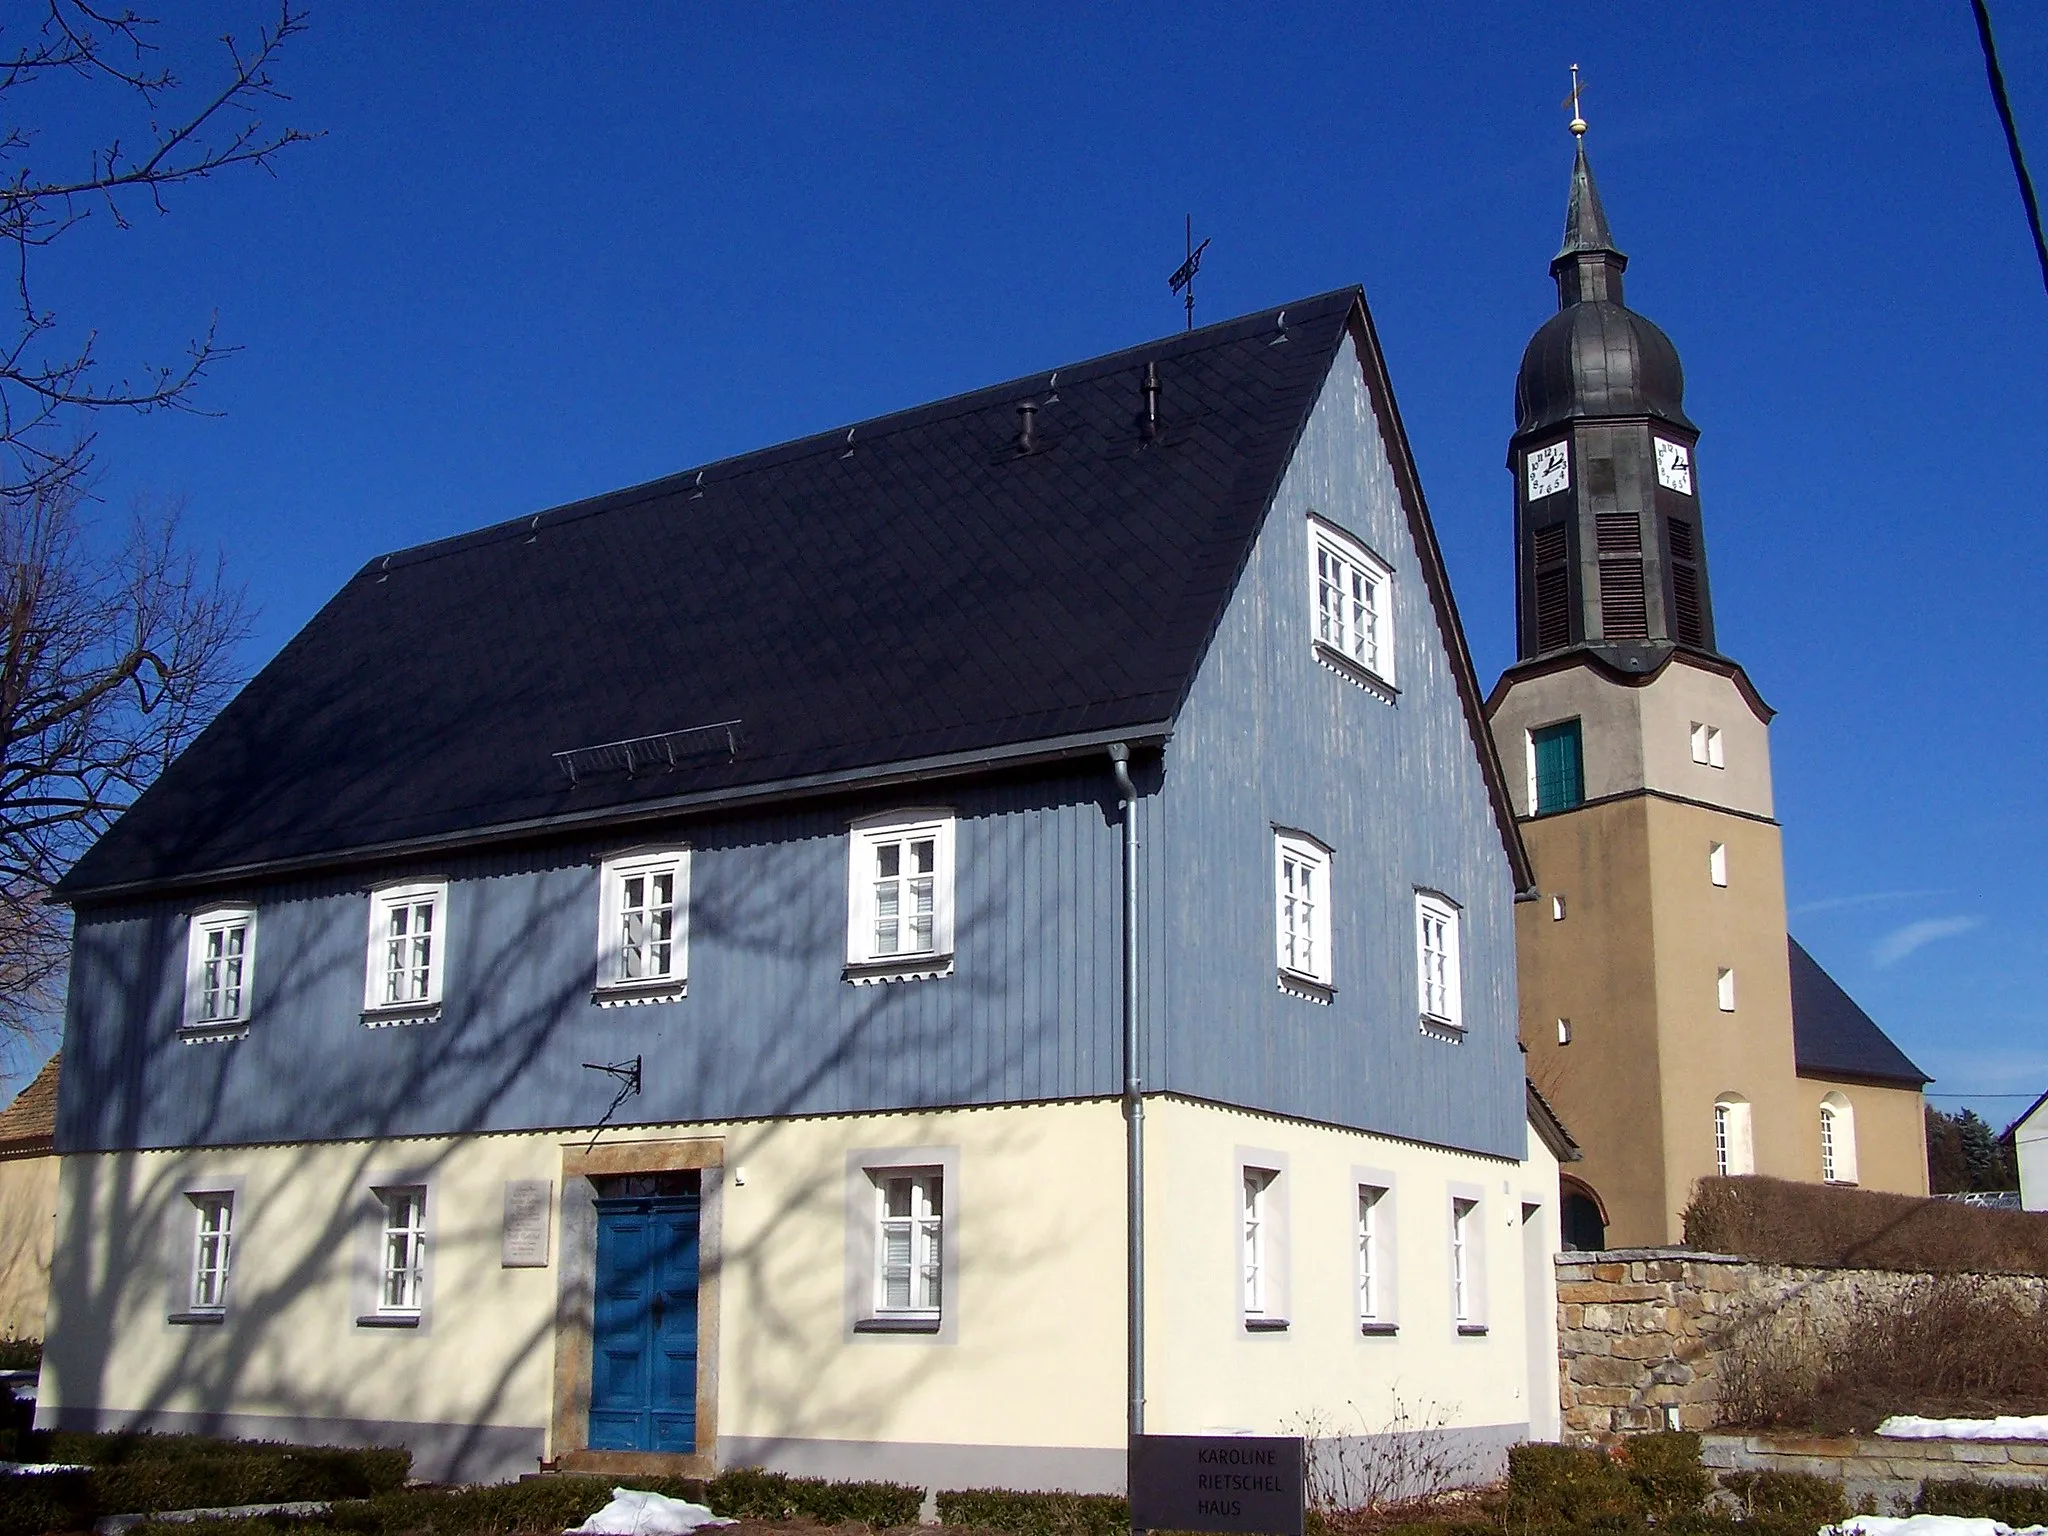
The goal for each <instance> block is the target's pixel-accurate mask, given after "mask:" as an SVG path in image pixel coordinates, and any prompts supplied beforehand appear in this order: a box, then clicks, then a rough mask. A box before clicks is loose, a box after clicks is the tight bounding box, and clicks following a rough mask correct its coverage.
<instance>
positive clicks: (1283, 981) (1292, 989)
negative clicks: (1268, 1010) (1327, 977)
mask: <svg viewBox="0 0 2048 1536" xmlns="http://www.w3.org/2000/svg"><path fill="white" fill-rule="evenodd" d="M1279 978H1280V990H1281V991H1282V992H1285V993H1286V994H1287V995H1288V996H1289V997H1298V998H1301V999H1302V1000H1303V1001H1304V1002H1310V1003H1321V1004H1322V1005H1323V1006H1324V1007H1328V1006H1329V1004H1330V1000H1331V999H1332V998H1334V997H1335V996H1336V995H1337V989H1336V988H1335V987H1333V986H1331V985H1330V984H1329V983H1328V982H1327V981H1318V980H1316V978H1315V977H1313V976H1304V975H1302V974H1301V972H1299V971H1288V970H1283V971H1281V972H1280V973H1279Z"/></svg>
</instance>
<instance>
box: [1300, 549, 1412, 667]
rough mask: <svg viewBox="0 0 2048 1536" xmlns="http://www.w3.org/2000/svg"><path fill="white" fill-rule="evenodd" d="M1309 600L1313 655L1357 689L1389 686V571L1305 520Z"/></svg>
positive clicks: (1391, 621) (1375, 559)
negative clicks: (1358, 687) (1313, 643)
mask: <svg viewBox="0 0 2048 1536" xmlns="http://www.w3.org/2000/svg"><path fill="white" fill-rule="evenodd" d="M1309 552H1310V560H1311V568H1310V572H1309V578H1310V579H1309V596H1310V601H1311V605H1312V607H1311V613H1310V618H1311V622H1312V623H1313V624H1314V626H1315V628H1314V631H1313V633H1314V635H1315V648H1316V655H1317V656H1318V657H1319V658H1320V659H1321V660H1322V662H1323V663H1324V665H1326V666H1328V667H1329V668H1331V670H1333V671H1335V672H1338V673H1341V674H1342V675H1343V676H1345V677H1347V678H1349V679H1350V680H1351V681H1352V682H1354V683H1357V684H1358V685H1359V686H1360V687H1362V688H1366V689H1368V690H1371V691H1373V692H1376V693H1379V694H1381V695H1382V696H1383V697H1385V696H1390V695H1391V693H1392V691H1393V685H1394V573H1393V571H1392V570H1391V569H1390V568H1389V567H1388V565H1387V563H1386V562H1385V561H1384V560H1382V559H1380V558H1379V557H1378V556H1377V555H1374V554H1372V553H1371V552H1370V551H1369V550H1367V549H1366V547H1365V546H1364V545H1363V544H1361V543H1359V542H1358V540H1356V539H1354V538H1352V537H1351V535H1350V534H1348V533H1345V532H1343V531H1342V530H1340V529H1338V528H1335V527H1333V526H1332V525H1330V524H1329V523H1326V522H1324V521H1323V520H1322V519H1321V518H1318V517H1311V518H1310V519H1309Z"/></svg>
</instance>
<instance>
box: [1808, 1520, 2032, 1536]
mask: <svg viewBox="0 0 2048 1536" xmlns="http://www.w3.org/2000/svg"><path fill="white" fill-rule="evenodd" d="M2043 1531H2048V1526H2039V1525H2023V1526H2020V1527H2019V1528H2018V1529H2017V1530H2015V1529H2014V1528H2013V1527H2012V1526H2009V1525H2006V1524H2004V1523H2003V1522H2002V1521H1998V1520H1981V1519H1977V1518H1975V1517H1973V1516H1969V1515H1908V1516H1906V1517H1904V1518H1897V1517H1894V1516H1891V1515H1858V1516H1856V1518H1855V1519H1853V1520H1844V1521H1843V1522H1842V1523H1841V1524H1840V1525H1824V1526H1822V1527H1821V1536H1830V1533H1833V1536H2039V1533H2041V1532H2043Z"/></svg>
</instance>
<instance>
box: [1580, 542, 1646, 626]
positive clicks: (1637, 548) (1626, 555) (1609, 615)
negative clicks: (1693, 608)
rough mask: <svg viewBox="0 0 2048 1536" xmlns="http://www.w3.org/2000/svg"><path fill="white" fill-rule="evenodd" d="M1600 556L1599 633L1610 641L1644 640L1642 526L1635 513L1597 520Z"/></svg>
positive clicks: (1644, 608) (1644, 610) (1644, 594)
mask: <svg viewBox="0 0 2048 1536" xmlns="http://www.w3.org/2000/svg"><path fill="white" fill-rule="evenodd" d="M1593 537H1594V541H1595V542H1596V543H1597V544H1598V546H1599V555H1600V632H1601V634H1602V635H1603V636H1605V637H1606V638H1607V639H1609V640H1643V639H1647V638H1648V637H1649V633H1650V612H1649V601H1648V596H1647V594H1646V593H1645V592H1644V590H1643V525H1642V521H1641V519H1639V518H1638V517H1637V516H1636V514H1635V513H1633V512H1602V513H1600V514H1599V515H1598V516H1597V517H1596V518H1595V519H1594V530H1593Z"/></svg>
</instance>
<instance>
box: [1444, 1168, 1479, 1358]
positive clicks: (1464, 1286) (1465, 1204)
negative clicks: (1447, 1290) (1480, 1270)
mask: <svg viewBox="0 0 2048 1536" xmlns="http://www.w3.org/2000/svg"><path fill="white" fill-rule="evenodd" d="M1478 1211H1479V1202H1478V1201H1477V1200H1464V1199H1459V1198H1457V1197H1456V1196H1453V1197H1452V1200H1451V1315H1452V1317H1453V1318H1454V1319H1456V1321H1457V1322H1458V1324H1459V1325H1460V1326H1461V1327H1469V1326H1470V1325H1472V1324H1473V1323H1475V1322H1477V1321H1478V1317H1479V1312H1478V1305H1477V1300H1476V1286H1477V1277H1476V1262H1475V1261H1476V1255H1475V1253H1474V1248H1475V1246H1476V1244H1475V1241H1474V1239H1475V1233H1474V1230H1473V1229H1474V1228H1475V1227H1477V1225H1478Z"/></svg>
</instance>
